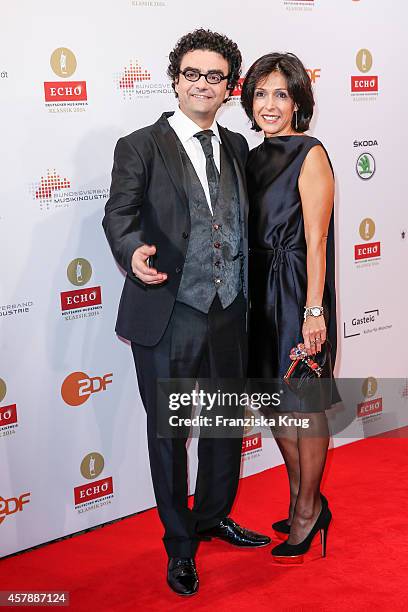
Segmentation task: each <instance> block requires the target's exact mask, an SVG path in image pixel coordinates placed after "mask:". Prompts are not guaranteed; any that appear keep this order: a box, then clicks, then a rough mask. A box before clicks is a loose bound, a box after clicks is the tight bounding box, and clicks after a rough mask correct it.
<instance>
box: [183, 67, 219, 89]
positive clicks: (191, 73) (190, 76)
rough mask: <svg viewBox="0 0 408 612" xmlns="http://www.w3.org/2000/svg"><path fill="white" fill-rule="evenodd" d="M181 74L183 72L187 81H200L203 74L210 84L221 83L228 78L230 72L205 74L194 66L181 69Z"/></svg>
mask: <svg viewBox="0 0 408 612" xmlns="http://www.w3.org/2000/svg"><path fill="white" fill-rule="evenodd" d="M180 74H182V75H183V76H184V78H185V79H187V81H192V82H193V83H194V81H198V80H199V79H200V77H202V76H203V77H204V78H205V80H206V81H207V83H209V84H210V85H219V83H221V81H225V79H228V77H229V76H230V75H229V74H227V76H223V75H222V74H220V73H219V72H207V74H203V73H202V72H199V71H198V70H193V69H192V68H186V69H185V70H180Z"/></svg>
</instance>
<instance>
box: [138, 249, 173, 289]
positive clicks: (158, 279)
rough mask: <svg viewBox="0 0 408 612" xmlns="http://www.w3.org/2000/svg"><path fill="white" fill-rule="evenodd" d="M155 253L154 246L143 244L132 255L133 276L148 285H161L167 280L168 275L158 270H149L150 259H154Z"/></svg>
mask: <svg viewBox="0 0 408 612" xmlns="http://www.w3.org/2000/svg"><path fill="white" fill-rule="evenodd" d="M155 253H156V247H155V246H154V245H151V246H149V245H147V244H143V245H142V246H141V247H139V248H138V249H136V251H135V252H134V253H133V255H132V270H133V274H134V275H135V276H136V277H137V278H139V279H140V280H141V281H143V282H144V283H145V284H146V285H160V283H163V282H164V281H165V280H167V274H165V273H164V272H158V271H157V270H156V268H149V266H148V265H147V259H148V257H152V256H153V255H154V254H155Z"/></svg>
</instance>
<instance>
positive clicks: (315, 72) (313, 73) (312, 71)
mask: <svg viewBox="0 0 408 612" xmlns="http://www.w3.org/2000/svg"><path fill="white" fill-rule="evenodd" d="M321 70H322V69H321V68H306V72H307V74H308V75H309V78H310V80H311V82H312V83H316V80H317V79H320V73H321Z"/></svg>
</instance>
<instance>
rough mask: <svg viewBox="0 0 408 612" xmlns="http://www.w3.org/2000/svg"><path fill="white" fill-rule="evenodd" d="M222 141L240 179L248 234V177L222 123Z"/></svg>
mask: <svg viewBox="0 0 408 612" xmlns="http://www.w3.org/2000/svg"><path fill="white" fill-rule="evenodd" d="M218 129H219V132H220V137H221V142H222V144H223V145H224V146H225V148H226V150H227V152H228V153H229V156H230V158H231V159H232V161H233V163H234V169H235V174H236V176H237V181H238V195H239V206H240V210H241V219H242V220H243V224H244V236H245V237H246V236H247V227H248V194H247V188H246V179H245V168H244V163H243V159H242V158H241V155H239V152H238V151H236V150H235V148H234V146H233V144H232V139H231V137H230V136H229V134H228V130H226V129H225V128H223V127H222V126H221V125H219V126H218Z"/></svg>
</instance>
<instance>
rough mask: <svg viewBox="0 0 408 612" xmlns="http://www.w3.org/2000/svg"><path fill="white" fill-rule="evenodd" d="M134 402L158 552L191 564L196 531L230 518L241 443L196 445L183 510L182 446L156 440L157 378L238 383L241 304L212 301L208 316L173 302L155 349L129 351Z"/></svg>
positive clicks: (242, 362) (242, 347)
mask: <svg viewBox="0 0 408 612" xmlns="http://www.w3.org/2000/svg"><path fill="white" fill-rule="evenodd" d="M132 351H133V356H134V360H135V365H136V372H137V378H138V382H139V389H140V394H141V397H142V401H143V404H144V407H145V409H146V412H147V436H148V446H149V457H150V468H151V473H152V480H153V487H154V492H155V496H156V502H157V508H158V512H159V515H160V519H161V521H162V523H163V525H164V528H165V534H164V538H163V541H164V545H165V548H166V551H167V554H168V555H169V556H170V557H193V556H194V554H195V551H196V549H197V545H198V541H199V540H198V539H197V531H200V530H204V529H207V528H209V527H212V526H214V525H216V524H218V522H219V521H220V520H221V519H223V518H225V517H226V516H227V515H228V514H229V513H230V511H231V507H232V504H233V502H234V499H235V495H236V491H237V486H238V480H239V473H240V460H241V446H242V439H240V438H231V439H225V438H222V439H220V438H218V439H217V438H200V440H199V442H198V473H197V484H196V491H195V496H194V507H193V510H190V509H189V508H188V506H187V496H188V484H187V451H186V441H187V440H186V438H177V439H168V438H159V437H158V436H157V422H156V405H157V379H158V378H217V377H219V378H237V379H238V378H240V379H244V376H245V374H246V365H247V364H246V355H247V349H246V333H245V300H244V297H243V295H242V293H241V294H239V295H238V296H237V298H236V299H235V300H234V302H233V303H232V304H231V305H230V306H229V307H228V308H226V309H225V310H223V308H222V306H221V303H220V301H219V298H218V296H217V297H216V298H215V299H214V302H213V303H212V305H211V308H210V310H209V312H208V314H204V313H202V312H200V311H198V310H196V309H194V308H191V307H190V306H187V305H185V304H182V303H179V302H176V303H175V306H174V310H173V313H172V316H171V318H170V321H169V325H168V327H167V329H166V331H165V333H164V335H163V337H162V339H161V340H160V342H159V343H158V344H157V345H156V346H154V347H145V346H140V345H137V344H134V343H132Z"/></svg>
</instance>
